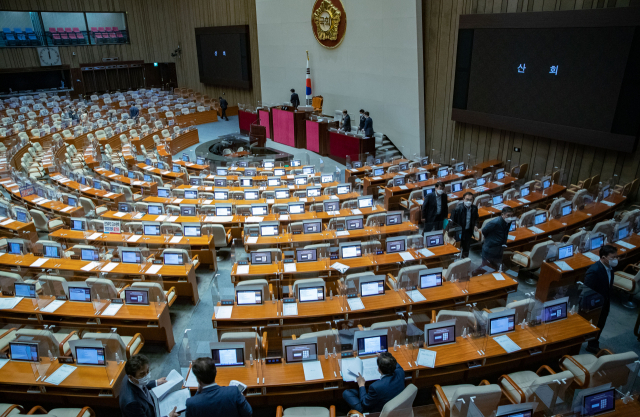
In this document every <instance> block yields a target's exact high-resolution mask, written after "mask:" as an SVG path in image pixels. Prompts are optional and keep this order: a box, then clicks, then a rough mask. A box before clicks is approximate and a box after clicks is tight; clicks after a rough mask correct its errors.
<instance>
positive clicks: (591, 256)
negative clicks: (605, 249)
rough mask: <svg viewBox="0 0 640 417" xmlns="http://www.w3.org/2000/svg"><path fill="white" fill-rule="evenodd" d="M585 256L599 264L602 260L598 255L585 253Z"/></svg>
mask: <svg viewBox="0 0 640 417" xmlns="http://www.w3.org/2000/svg"><path fill="white" fill-rule="evenodd" d="M583 255H584V256H586V257H587V258H589V259H591V260H592V261H593V262H598V261H599V260H600V257H599V256H598V255H596V254H595V253H591V252H585V253H583Z"/></svg>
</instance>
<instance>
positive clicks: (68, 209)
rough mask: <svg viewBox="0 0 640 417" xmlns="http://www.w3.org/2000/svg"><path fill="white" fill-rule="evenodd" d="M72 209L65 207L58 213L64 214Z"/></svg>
mask: <svg viewBox="0 0 640 417" xmlns="http://www.w3.org/2000/svg"><path fill="white" fill-rule="evenodd" d="M72 209H73V207H72V206H69V207H65V208H63V209H62V210H60V211H64V212H65V213H66V212H67V211H70V210H72Z"/></svg>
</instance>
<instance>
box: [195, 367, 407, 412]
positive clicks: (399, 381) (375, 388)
mask: <svg viewBox="0 0 640 417" xmlns="http://www.w3.org/2000/svg"><path fill="white" fill-rule="evenodd" d="M403 390H404V370H403V369H402V366H400V365H396V370H395V371H394V372H393V374H391V375H385V376H383V377H382V378H381V379H380V380H378V381H375V382H374V383H372V384H371V385H369V389H368V390H367V389H366V388H365V387H359V389H358V391H359V394H360V404H362V410H363V411H364V412H365V413H378V412H380V411H382V408H383V407H384V405H385V404H386V403H388V402H389V401H390V400H392V399H393V398H394V397H395V396H397V395H398V394H400V393H401V392H402V391H403ZM187 415H188V413H187Z"/></svg>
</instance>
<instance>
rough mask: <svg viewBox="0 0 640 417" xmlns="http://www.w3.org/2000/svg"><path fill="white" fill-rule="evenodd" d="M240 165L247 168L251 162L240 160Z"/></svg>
mask: <svg viewBox="0 0 640 417" xmlns="http://www.w3.org/2000/svg"><path fill="white" fill-rule="evenodd" d="M238 166H239V167H240V168H246V167H248V166H249V162H247V161H238Z"/></svg>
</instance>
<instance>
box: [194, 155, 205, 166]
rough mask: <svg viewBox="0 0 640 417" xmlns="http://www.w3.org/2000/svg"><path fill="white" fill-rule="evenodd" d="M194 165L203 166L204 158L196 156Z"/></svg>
mask: <svg viewBox="0 0 640 417" xmlns="http://www.w3.org/2000/svg"><path fill="white" fill-rule="evenodd" d="M196 164H198V165H204V158H202V157H201V156H198V157H197V158H196Z"/></svg>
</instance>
